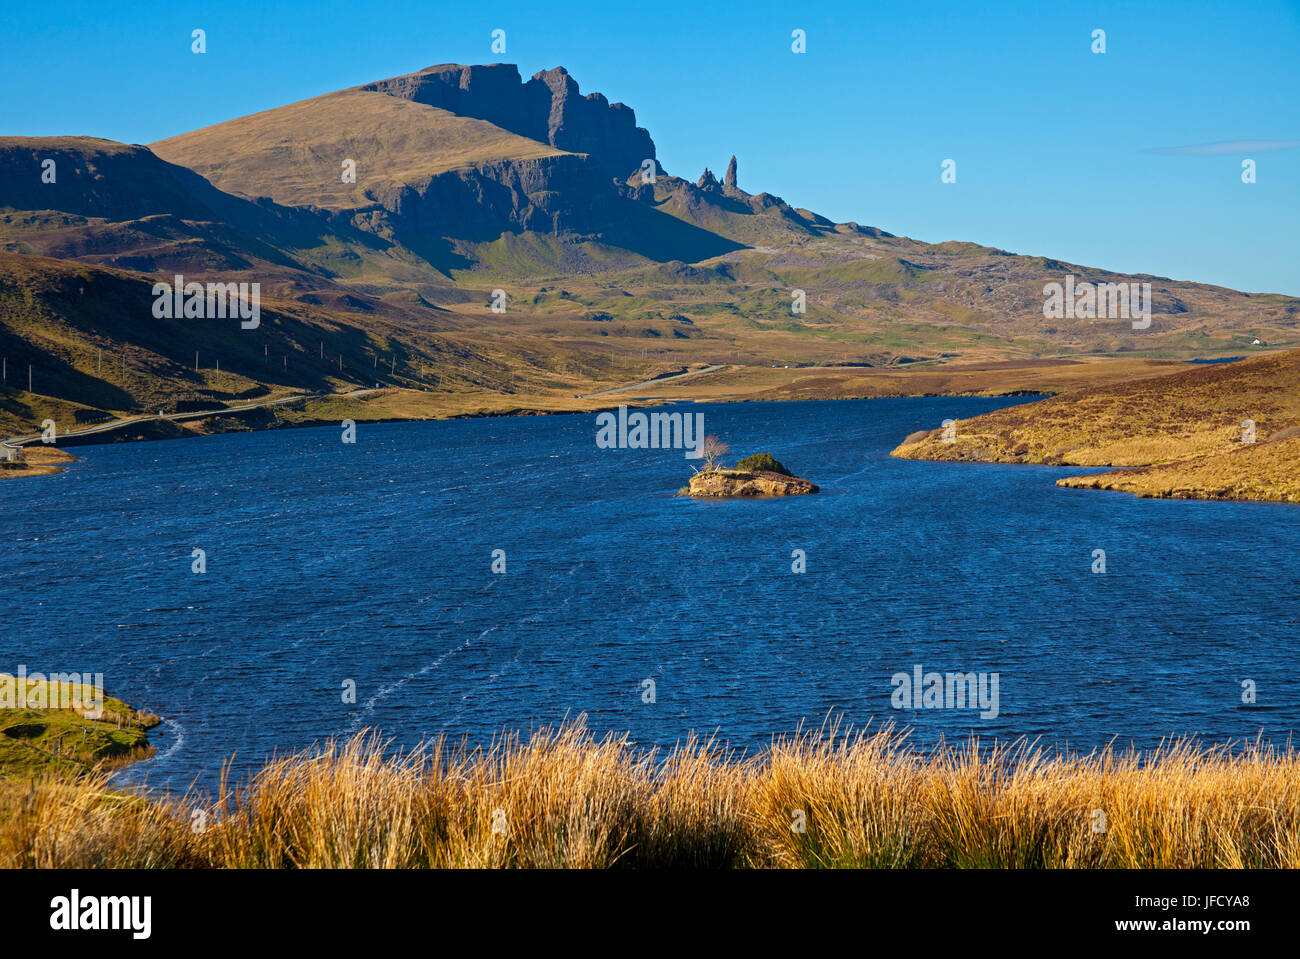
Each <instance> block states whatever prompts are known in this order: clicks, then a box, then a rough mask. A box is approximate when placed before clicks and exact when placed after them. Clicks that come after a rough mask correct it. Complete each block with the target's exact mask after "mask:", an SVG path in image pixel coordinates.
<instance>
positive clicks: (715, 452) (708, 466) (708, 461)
mask: <svg viewBox="0 0 1300 959" xmlns="http://www.w3.org/2000/svg"><path fill="white" fill-rule="evenodd" d="M701 452H702V453H703V454H704V467H703V471H704V472H708V471H710V470H716V469H719V468H721V466H722V457H723V456H725V455H726V454H728V453H730V452H731V444H730V443H724V442H723V441H722V440H720V439H718V438H717V437H716V436H714V435H713V434H712V433H710V434H709V435H708V436H706V437H704V446H703V448H702V450H701Z"/></svg>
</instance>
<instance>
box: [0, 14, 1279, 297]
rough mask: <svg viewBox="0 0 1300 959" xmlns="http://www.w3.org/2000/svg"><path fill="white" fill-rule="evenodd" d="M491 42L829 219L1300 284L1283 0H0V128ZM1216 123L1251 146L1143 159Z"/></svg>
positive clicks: (256, 103)
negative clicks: (801, 35)
mask: <svg viewBox="0 0 1300 959" xmlns="http://www.w3.org/2000/svg"><path fill="white" fill-rule="evenodd" d="M195 27H201V28H203V29H204V30H206V31H207V39H208V53H207V54H205V55H203V56H198V55H195V54H193V53H191V52H190V31H191V30H192V29H194V28H195ZM496 28H501V29H504V30H505V31H506V42H507V49H506V53H505V55H504V56H501V55H497V54H493V53H492V51H491V49H490V44H491V37H490V35H491V32H492V30H493V29H496ZM796 28H799V29H802V30H804V31H806V34H807V53H804V54H801V55H800V54H794V53H792V52H791V49H790V42H791V41H790V34H791V31H792V30H794V29H796ZM1094 29H1103V30H1105V31H1106V47H1107V49H1106V53H1104V54H1094V53H1092V52H1091V51H1090V45H1091V42H1092V40H1091V34H1092V31H1093V30H1094ZM500 60H504V61H506V62H512V63H517V64H519V67H520V71H521V72H522V73H523V74H524V75H525V76H528V75H531V74H532V73H534V72H536V71H537V70H541V69H545V68H548V67H552V66H556V65H563V66H565V67H566V68H568V69H569V71H570V73H572V74H573V75H574V77H575V78H576V79H577V80H578V82H579V84H580V85H581V87H582V90H583V92H585V93H589V92H592V91H595V90H599V91H600V92H602V93H605V94H606V95H607V96H609V98H610V99H611V100H622V101H623V102H625V103H627V104H628V105H630V106H631V107H633V108H634V109H635V110H636V114H637V119H638V122H639V123H640V124H641V125H642V126H645V127H647V128H648V129H649V130H650V133H651V135H652V136H653V137H654V139H655V143H656V144H657V146H658V149H659V156H660V159H661V161H662V162H663V164H664V165H665V167H666V168H667V169H668V170H669V171H670V172H672V173H676V174H679V175H682V176H687V177H690V178H692V179H694V178H695V177H697V176H698V175H699V174H700V172H701V170H702V169H703V168H704V167H705V166H706V165H707V166H709V167H711V168H712V169H713V170H714V172H715V173H719V174H720V173H721V172H722V169H723V168H725V166H726V162H727V159H728V157H729V156H730V155H731V154H732V153H735V154H736V155H737V157H738V158H739V168H740V185H741V186H742V187H744V188H746V189H748V190H750V191H752V192H758V191H761V190H767V191H769V192H772V193H776V194H779V195H780V196H782V197H784V198H785V199H786V200H788V201H790V202H791V203H793V204H794V205H796V206H802V207H806V208H808V209H812V210H815V211H817V212H819V213H822V214H824V215H826V216H829V217H831V218H833V219H835V220H841V221H843V220H856V221H858V222H860V223H864V224H869V225H872V226H879V227H882V228H883V229H886V230H889V231H890V232H893V233H899V234H904V235H907V236H912V237H916V238H917V239H922V240H927V241H940V240H971V241H974V242H979V243H984V244H988V245H990V246H997V247H1001V248H1004V249H1008V250H1012V251H1015V252H1018V253H1031V254H1041V255H1045V256H1051V257H1056V258H1058V259H1062V260H1068V261H1071V262H1075V263H1082V264H1086V265H1091V266H1100V267H1108V268H1112V269H1116V270H1123V271H1129V272H1148V273H1155V274H1159V275H1165V276H1172V277H1175V278H1177V279H1185V280H1200V281H1204V282H1209V283H1217V284H1222V285H1225V286H1231V287H1235V288H1238V289H1243V290H1248V291H1252V292H1285V293H1291V294H1296V295H1300V249H1298V247H1300V244H1298V243H1297V224H1298V223H1300V149H1297V148H1295V147H1291V148H1288V149H1269V148H1268V147H1270V146H1271V145H1273V144H1276V143H1285V142H1286V141H1300V3H1297V2H1295V0H1293V2H1290V3H1278V2H1269V0H1252V3H1251V4H1249V5H1244V4H1239V3H1227V2H1223V3H1197V2H1178V3H1165V2H1159V0H1151V2H1141V3H1126V4H1111V3H1056V4H1048V3H1041V2H1040V3H996V2H994V3H989V4H974V3H970V2H954V3H947V2H938V0H932V2H926V3H897V2H891V3H887V4H885V3H880V4H876V3H864V2H832V3H821V4H818V3H813V2H799V3H792V2H787V3H753V4H748V3H747V4H742V3H725V4H718V3H714V4H673V3H661V4H653V5H651V4H646V5H641V4H636V3H608V2H581V3H578V2H575V3H565V2H562V0H555V2H548V3H537V2H531V3H491V2H473V3H466V2H462V3H392V2H384V0H369V2H361V0H356V2H318V3H294V2H286V3H269V2H265V0H262V2H257V3H253V2H238V0H229V2H216V3H184V2H169V3H140V2H129V0H123V2H116V3H113V4H104V3H60V2H49V3H43V4H41V3H35V4H18V3H8V4H5V6H4V9H3V12H0V83H2V84H3V89H4V94H3V97H2V98H0V134H25V135H52V134H84V135H93V136H101V137H107V138H110V139H115V140H123V141H126V142H132V143H147V142H150V141H152V140H156V139H160V138H162V137H166V136H170V135H172V134H176V133H180V132H183V131H185V130H190V129H194V128H196V127H200V126H206V125H208V124H211V123H217V122H220V121H221V120H226V119H230V118H232V117H235V116H240V115H243V114H247V113H252V112H256V111H258V110H264V109H268V108H270V107H275V106H280V105H282V104H285V103H289V102H292V101H294V100H299V99H303V98H305V97H309V96H314V95H316V94H320V93H325V92H328V91H330V90H336V89H340V88H342V87H347V86H353V85H356V84H359V83H363V82H367V81H370V80H375V79H379V78H382V77H387V76H394V75H398V74H402V73H408V72H411V71H413V70H417V69H419V68H421V67H424V66H428V65H430V64H434V63H444V62H460V63H483V62H492V61H500ZM1233 141H1265V142H1264V143H1262V144H1261V143H1256V144H1254V145H1253V146H1250V147H1248V148H1242V147H1225V148H1223V152H1219V153H1214V152H1208V153H1198V152H1197V151H1186V150H1184V151H1182V152H1153V151H1160V150H1164V151H1172V150H1173V148H1185V147H1194V146H1198V145H1202V144H1211V143H1224V142H1233ZM1247 156H1249V157H1250V158H1252V159H1254V160H1255V161H1256V164H1257V182H1255V183H1253V184H1243V183H1242V182H1241V162H1242V159H1243V158H1245V157H1247ZM945 159H953V160H955V161H956V164H957V167H956V169H957V182H956V183H954V184H944V183H941V182H940V168H941V164H942V162H943V161H944V160H945Z"/></svg>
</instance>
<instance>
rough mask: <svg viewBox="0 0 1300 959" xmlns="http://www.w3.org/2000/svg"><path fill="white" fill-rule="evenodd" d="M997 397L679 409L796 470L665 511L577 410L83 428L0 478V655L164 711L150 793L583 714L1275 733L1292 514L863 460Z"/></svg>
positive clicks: (664, 459) (981, 728) (1285, 711)
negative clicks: (897, 692)
mask: <svg viewBox="0 0 1300 959" xmlns="http://www.w3.org/2000/svg"><path fill="white" fill-rule="evenodd" d="M1010 402H1016V401H1011V400H1005V399H1003V400H989V399H969V398H968V399H952V398H934V399H900V400H858V401H839V402H801V403H764V404H722V405H702V406H691V407H688V408H689V409H691V410H693V411H697V410H702V411H703V412H704V415H705V425H706V428H707V430H708V432H711V433H717V434H720V435H721V436H722V437H723V438H724V439H727V440H729V441H730V442H731V443H732V446H733V448H734V453H733V456H742V455H746V454H748V453H752V452H758V451H763V450H770V451H771V452H773V453H774V454H776V455H777V457H778V458H779V459H781V460H782V461H783V462H785V464H786V465H787V466H788V467H790V468H791V469H792V470H793V471H794V472H795V473H797V474H799V475H802V476H806V477H808V478H809V479H812V480H813V481H815V482H817V483H819V484H820V485H821V487H822V492H821V493H820V494H819V495H816V496H806V497H793V498H787V499H770V500H757V501H755V500H729V501H719V502H696V501H691V500H686V499H681V498H675V497H673V496H672V495H671V494H672V493H673V492H674V491H675V490H676V489H677V488H678V487H679V486H681V485H683V484H684V483H685V481H686V479H687V477H688V476H689V474H690V470H691V466H690V463H689V462H688V461H687V460H685V459H684V458H683V455H682V453H681V452H680V451H637V450H599V449H597V448H596V446H595V417H594V416H590V415H584V416H553V417H526V418H511V419H480V420H462V421H449V422H432V423H412V424H382V425H367V424H361V425H360V426H359V427H358V435H357V442H356V444H355V445H345V444H343V443H342V442H340V435H341V431H340V430H339V429H337V428H322V429H310V430H282V431H278V432H264V433H247V434H232V435H225V436H214V437H207V438H202V439H191V440H180V441H171V442H154V443H137V444H123V445H107V446H97V447H83V448H81V449H80V450H78V451H77V453H78V455H79V456H80V457H81V459H80V461H79V462H78V463H76V464H75V465H74V466H73V467H72V468H70V469H68V470H67V471H65V472H64V473H63V474H61V475H59V476H56V477H52V478H44V479H33V480H16V481H5V482H3V483H0V516H3V517H4V519H3V521H0V609H3V610H4V628H3V631H0V670H4V671H9V672H12V671H13V670H14V669H16V668H17V667H18V665H19V664H24V665H26V667H27V668H28V670H32V671H35V670H40V671H45V672H48V671H54V670H61V671H62V670H67V671H83V672H101V673H103V674H104V681H105V685H106V687H107V689H108V691H109V693H110V694H112V695H115V696H118V697H119V698H122V699H125V700H127V701H128V702H130V703H132V704H133V705H137V706H141V707H145V708H148V709H150V710H152V711H154V712H156V713H158V714H160V715H162V716H164V717H166V718H167V724H166V725H165V726H164V727H162V728H160V729H159V730H157V731H155V733H153V734H152V735H151V739H152V740H153V741H154V742H155V743H156V745H157V746H158V756H157V757H156V758H155V759H153V760H152V761H150V762H147V763H142V764H138V765H136V766H133V767H131V768H130V769H128V770H126V771H125V772H123V773H121V774H120V776H121V778H122V779H124V780H126V781H136V782H138V781H146V780H147V781H148V782H149V783H150V784H153V785H160V786H169V787H173V788H178V789H183V788H184V787H186V786H187V785H189V783H190V782H192V781H195V780H196V779H197V781H198V782H199V783H200V784H201V785H204V786H211V785H213V784H214V783H215V782H216V779H217V776H218V774H219V771H220V768H221V763H222V761H223V760H224V759H226V758H227V757H229V756H231V755H232V754H236V753H237V759H236V764H235V765H236V770H237V772H239V771H246V770H247V769H248V768H249V767H250V766H251V765H255V764H256V763H257V762H259V761H260V760H261V759H262V758H263V757H265V756H267V755H268V754H270V753H271V752H273V751H276V750H279V751H285V750H290V749H297V748H302V747H306V746H309V745H311V744H312V743H313V742H317V741H319V740H322V739H324V738H326V737H328V736H331V735H346V734H349V733H352V732H355V731H356V730H358V729H360V728H363V727H377V728H379V729H382V730H383V731H384V732H385V733H386V734H388V735H390V736H392V737H393V738H394V739H396V740H397V741H398V742H399V743H402V744H413V743H415V742H416V741H418V740H419V739H421V738H424V737H428V736H431V735H435V734H438V733H446V734H449V735H451V736H453V737H460V736H462V735H463V736H468V737H469V739H470V741H472V742H487V741H490V739H491V738H492V736H493V734H494V733H498V732H499V731H501V730H502V729H503V728H509V729H520V730H523V731H527V730H528V729H529V728H530V727H535V726H537V725H541V724H546V723H557V722H559V721H561V720H562V719H564V717H565V716H566V715H567V716H570V717H572V716H576V715H578V714H580V713H586V714H587V721H588V724H589V726H590V727H592V728H593V729H595V730H598V731H604V730H617V731H623V730H627V731H630V733H631V735H632V737H633V738H634V740H636V741H637V742H639V743H645V744H664V745H671V744H672V743H673V742H675V741H676V740H678V739H679V738H681V737H683V736H684V735H685V734H687V733H688V732H689V731H691V730H696V731H700V732H702V733H705V734H714V733H716V734H717V737H718V738H719V739H720V740H725V741H727V742H729V743H731V744H732V745H734V746H737V747H742V748H745V749H750V750H753V749H758V748H761V747H763V746H764V745H766V744H767V743H768V742H770V740H771V738H772V736H773V735H778V734H782V733H787V732H790V731H792V730H794V729H795V727H796V726H797V725H798V724H799V723H800V722H803V723H805V724H811V725H814V726H816V725H819V724H820V722H821V721H822V720H823V718H824V717H825V716H826V715H827V714H828V712H831V711H834V712H835V713H837V714H839V715H842V716H843V718H844V719H845V720H847V721H849V722H853V723H855V724H862V723H866V722H868V721H875V722H880V721H884V720H893V721H894V722H895V723H897V724H901V725H910V726H911V727H912V728H913V736H914V738H915V740H916V741H917V742H918V743H920V744H929V743H933V742H935V741H936V740H937V739H938V738H939V737H940V736H941V735H943V736H946V737H948V738H949V739H952V738H954V737H956V738H958V739H964V738H965V737H967V736H969V735H970V734H971V732H972V731H973V732H975V733H977V734H978V735H979V736H980V737H982V738H983V739H986V740H987V739H993V738H999V739H1010V738H1014V737H1018V736H1028V737H1035V738H1040V739H1041V740H1042V741H1043V742H1044V743H1045V744H1050V745H1057V746H1068V747H1069V748H1070V749H1074V750H1088V749H1091V748H1093V747H1096V746H1100V745H1104V744H1105V743H1106V742H1108V741H1110V740H1111V739H1112V738H1114V739H1117V740H1118V741H1119V742H1120V743H1122V744H1125V745H1127V744H1129V743H1133V744H1135V745H1137V746H1139V747H1143V748H1146V747H1150V746H1154V745H1155V744H1157V743H1158V742H1159V741H1160V739H1161V738H1162V737H1166V736H1169V735H1188V734H1198V735H1199V736H1200V737H1201V738H1202V739H1203V740H1205V741H1207V742H1223V741H1228V740H1240V739H1242V738H1247V737H1253V736H1255V735H1256V734H1257V733H1260V732H1262V733H1263V735H1264V736H1265V737H1266V738H1267V739H1270V740H1271V741H1273V742H1275V743H1279V744H1284V743H1285V742H1286V741H1287V740H1288V738H1289V737H1290V735H1291V731H1292V730H1294V729H1295V728H1297V726H1300V691H1298V689H1297V670H1298V668H1300V663H1298V659H1300V657H1297V655H1296V653H1297V648H1300V598H1298V596H1300V589H1298V588H1297V587H1300V565H1298V564H1297V562H1296V556H1297V552H1298V549H1300V510H1297V509H1296V508H1294V507H1289V506H1280V505H1269V504H1246V503H1198V502H1180V501H1151V500H1139V499H1136V498H1133V497H1129V496H1125V495H1121V494H1112V493H1099V492H1092V491H1073V490H1063V489H1058V488H1056V487H1055V486H1054V485H1053V481H1054V480H1055V479H1056V478H1057V477H1060V476H1063V475H1069V474H1071V473H1078V472H1081V471H1080V470H1078V469H1054V468H1048V467H1028V466H1025V467H1015V466H995V465H988V466H984V465H970V464H941V463H920V462H908V461H902V460H893V459H890V458H889V456H888V451H889V450H890V449H891V448H892V447H893V446H894V445H896V444H897V442H898V441H899V440H900V439H901V438H902V437H903V436H905V435H907V434H908V433H910V432H912V431H914V430H916V429H920V428H930V427H934V426H937V425H938V424H939V422H940V421H941V420H942V419H943V418H945V417H950V416H952V417H957V418H962V417H969V416H973V415H976V414H978V413H981V412H985V411H988V410H990V409H994V408H996V407H999V406H1005V405H1007V404H1008V403H1010ZM195 548H201V549H203V550H205V551H206V554H207V572H206V573H205V574H202V575H196V574H194V573H192V572H191V562H192V560H191V550H193V549H195ZM496 549H501V550H504V551H505V554H506V572H505V574H504V575H497V574H494V573H493V572H492V571H491V564H492V551H493V550H496ZM796 549H799V550H803V551H804V552H805V554H806V557H807V559H806V563H807V572H805V573H802V574H796V573H793V572H792V571H791V564H792V562H793V560H792V551H794V550H796ZM1095 549H1103V550H1105V552H1106V564H1107V571H1106V573H1105V574H1104V575H1098V574H1095V573H1093V572H1092V566H1093V556H1092V554H1093V550H1095ZM918 664H919V665H921V666H922V668H923V669H924V670H925V671H930V670H937V671H943V672H947V671H961V672H976V673H979V672H985V673H993V672H996V673H997V674H998V676H999V703H998V705H999V712H998V715H997V717H996V718H981V716H980V715H979V712H978V711H976V710H971V709H921V710H896V709H894V708H892V706H891V694H892V693H893V692H894V686H893V685H892V683H891V677H892V676H893V675H894V674H895V673H899V672H906V673H911V672H912V671H913V668H914V667H915V666H916V665H918ZM647 679H651V680H653V681H654V684H655V699H656V701H655V702H654V703H646V702H643V691H644V689H645V686H644V680H647ZM347 680H353V681H355V683H356V688H357V697H356V698H357V702H356V704H355V705H351V704H346V703H344V702H342V695H341V693H342V688H343V683H344V682H345V681H347ZM1243 680H1253V681H1254V683H1255V684H1256V687H1257V695H1258V701H1257V702H1256V703H1255V704H1254V705H1248V704H1243V703H1242V682H1243Z"/></svg>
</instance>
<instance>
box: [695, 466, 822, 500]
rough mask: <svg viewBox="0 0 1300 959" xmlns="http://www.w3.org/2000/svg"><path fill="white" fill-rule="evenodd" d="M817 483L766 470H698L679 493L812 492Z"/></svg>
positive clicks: (740, 494) (738, 494)
mask: <svg viewBox="0 0 1300 959" xmlns="http://www.w3.org/2000/svg"><path fill="white" fill-rule="evenodd" d="M816 492H817V484H816V483H811V482H809V481H808V480H806V479H800V478H799V477H798V476H788V475H786V474H785V473H775V472H772V471H770V470H742V469H716V470H701V471H700V472H698V473H696V474H695V475H694V476H692V477H691V482H690V485H689V486H687V487H684V488H683V489H682V490H681V492H680V494H679V495H682V496H696V497H710V498H720V497H731V496H803V495H806V494H808V493H816Z"/></svg>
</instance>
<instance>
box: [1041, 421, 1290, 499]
mask: <svg viewBox="0 0 1300 959" xmlns="http://www.w3.org/2000/svg"><path fill="white" fill-rule="evenodd" d="M1056 485H1057V486H1067V487H1072V488H1074V489H1104V490H1116V491H1118V492H1122V493H1133V494H1135V495H1137V496H1143V497H1153V498H1159V499H1222V500H1263V501H1269V502H1276V503H1300V436H1288V437H1285V438H1283V439H1278V440H1271V441H1270V442H1267V443H1253V444H1246V443H1241V442H1240V441H1238V443H1237V445H1236V448H1234V449H1232V450H1229V451H1228V452H1226V453H1216V454H1214V455H1212V456H1203V457H1200V458H1198V459H1187V460H1179V461H1178V462H1175V463H1162V464H1159V465H1157V466H1144V467H1139V468H1137V469H1126V470H1112V471H1111V472H1109V473H1093V474H1091V475H1088V476H1071V477H1067V478H1066V479H1059V480H1057V481H1056Z"/></svg>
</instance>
